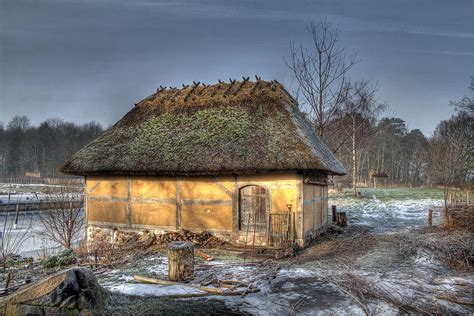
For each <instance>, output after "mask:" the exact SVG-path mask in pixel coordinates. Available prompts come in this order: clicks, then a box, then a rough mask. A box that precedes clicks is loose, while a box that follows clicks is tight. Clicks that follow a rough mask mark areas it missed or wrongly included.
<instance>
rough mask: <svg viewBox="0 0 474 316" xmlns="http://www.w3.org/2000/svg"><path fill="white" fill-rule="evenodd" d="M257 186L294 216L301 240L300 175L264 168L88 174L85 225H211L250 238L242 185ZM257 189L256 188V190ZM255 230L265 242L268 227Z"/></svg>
mask: <svg viewBox="0 0 474 316" xmlns="http://www.w3.org/2000/svg"><path fill="white" fill-rule="evenodd" d="M246 186H259V187H261V188H262V190H258V192H259V193H262V192H265V194H266V195H267V198H266V199H267V201H268V205H266V208H265V211H266V212H280V213H281V212H288V208H290V209H291V211H292V213H293V216H294V219H295V220H294V224H295V237H296V238H297V239H298V240H299V241H300V243H302V240H303V229H302V226H303V213H302V211H303V196H302V187H303V182H302V176H301V175H298V174H296V173H291V174H265V175H245V176H220V177H105V176H104V177H92V176H90V177H87V179H86V209H87V222H88V226H89V227H103V228H114V227H117V228H119V229H120V228H122V229H153V230H162V231H167V230H176V229H180V228H184V229H190V230H209V231H211V232H214V233H220V234H222V235H226V236H228V237H229V238H231V239H232V240H233V241H235V242H243V241H244V240H245V238H252V236H250V237H249V236H245V235H246V234H247V235H248V232H246V231H244V230H242V229H241V228H240V227H241V225H239V220H240V216H239V207H240V203H239V196H240V192H242V191H241V189H242V188H244V187H246ZM256 192H257V191H256ZM261 230H262V231H260V232H257V234H256V235H257V238H258V240H257V244H265V242H266V232H265V231H263V230H264V229H261Z"/></svg>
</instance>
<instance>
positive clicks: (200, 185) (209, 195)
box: [181, 177, 234, 200]
mask: <svg viewBox="0 0 474 316" xmlns="http://www.w3.org/2000/svg"><path fill="white" fill-rule="evenodd" d="M226 191H228V192H226ZM233 191H234V180H233V178H231V177H219V178H215V177H197V178H181V198H182V199H200V200H232V197H231V196H229V194H228V193H232V192H233Z"/></svg>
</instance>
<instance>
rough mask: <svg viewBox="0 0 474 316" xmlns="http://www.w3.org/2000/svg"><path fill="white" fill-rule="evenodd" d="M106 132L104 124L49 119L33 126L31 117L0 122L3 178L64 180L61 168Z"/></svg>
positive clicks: (0, 174) (1, 172) (0, 168)
mask: <svg viewBox="0 0 474 316" xmlns="http://www.w3.org/2000/svg"><path fill="white" fill-rule="evenodd" d="M102 132H103V128H102V126H101V125H100V124H98V123H95V122H90V123H87V124H82V125H79V124H75V123H72V122H65V121H63V120H61V119H56V118H55V119H48V120H46V121H44V122H42V123H41V124H39V125H38V126H33V125H31V123H30V120H29V118H28V117H27V116H15V117H13V119H12V120H11V121H10V122H8V123H7V124H6V125H5V124H4V123H2V122H0V177H1V178H3V181H8V179H9V178H23V177H25V176H26V175H27V173H28V175H30V176H31V175H35V176H41V177H47V178H48V177H61V176H64V175H62V174H61V173H60V172H59V170H58V169H59V166H61V164H63V163H64V162H65V161H66V160H67V159H69V158H70V157H71V155H73V154H74V153H75V152H77V151H78V150H79V149H81V148H82V147H83V146H84V145H86V144H87V143H89V142H90V141H92V140H93V139H95V138H96V137H97V136H99V135H100V134H101V133H102Z"/></svg>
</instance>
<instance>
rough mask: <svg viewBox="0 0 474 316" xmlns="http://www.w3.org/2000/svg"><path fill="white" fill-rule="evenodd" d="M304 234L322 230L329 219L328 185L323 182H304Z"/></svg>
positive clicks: (307, 236) (308, 235) (307, 234)
mask: <svg viewBox="0 0 474 316" xmlns="http://www.w3.org/2000/svg"><path fill="white" fill-rule="evenodd" d="M303 197H304V200H303V235H304V236H305V238H311V237H312V236H310V235H311V234H314V233H317V232H318V231H320V230H322V229H323V228H324V227H325V226H326V224H327V221H328V187H327V185H322V184H310V183H304V184H303Z"/></svg>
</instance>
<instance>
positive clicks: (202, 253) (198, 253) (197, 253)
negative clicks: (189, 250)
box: [195, 250, 214, 261]
mask: <svg viewBox="0 0 474 316" xmlns="http://www.w3.org/2000/svg"><path fill="white" fill-rule="evenodd" d="M195 254H196V256H198V257H200V258H202V259H204V260H206V261H212V260H214V257H212V256H210V255H208V254H207V253H204V252H202V251H201V250H196V251H195Z"/></svg>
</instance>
